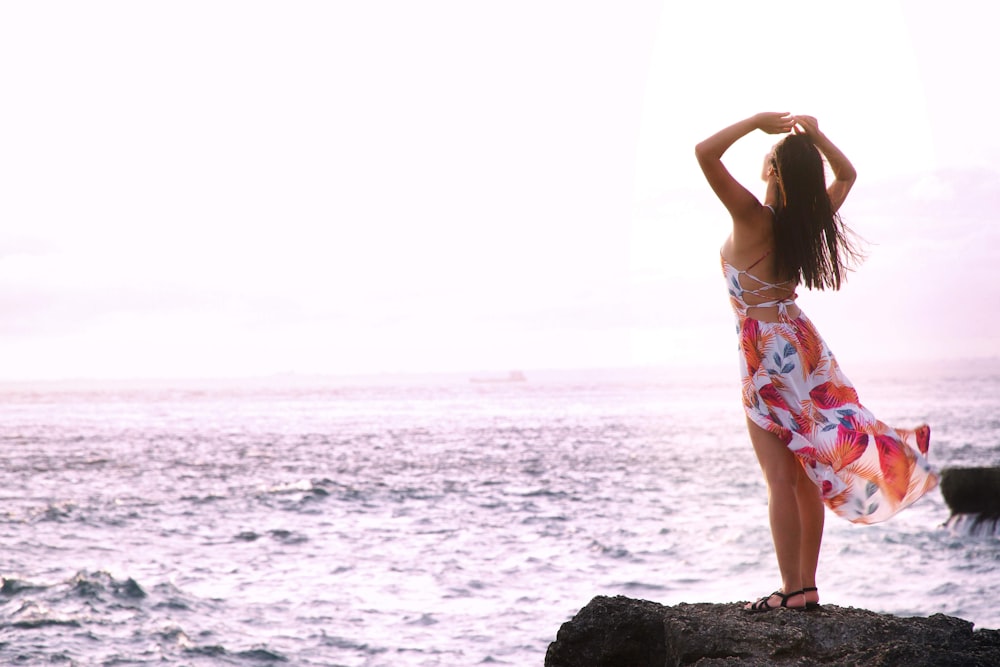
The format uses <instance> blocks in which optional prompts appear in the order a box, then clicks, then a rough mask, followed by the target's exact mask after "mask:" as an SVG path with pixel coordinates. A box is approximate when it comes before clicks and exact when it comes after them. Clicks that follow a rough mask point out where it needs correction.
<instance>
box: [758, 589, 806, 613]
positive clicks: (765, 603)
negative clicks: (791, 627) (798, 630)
mask: <svg viewBox="0 0 1000 667" xmlns="http://www.w3.org/2000/svg"><path fill="white" fill-rule="evenodd" d="M778 607H787V608H788V609H805V608H806V596H805V593H804V592H803V591H792V592H791V593H782V592H781V591H774V592H773V593H771V594H770V595H765V596H764V597H762V598H760V599H758V600H757V601H756V602H751V603H749V604H747V605H746V606H745V607H743V608H744V609H745V610H747V611H771V610H772V609H777V608H778Z"/></svg>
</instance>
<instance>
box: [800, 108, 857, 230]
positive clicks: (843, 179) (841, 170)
mask: <svg viewBox="0 0 1000 667" xmlns="http://www.w3.org/2000/svg"><path fill="white" fill-rule="evenodd" d="M795 123H796V124H797V125H798V127H796V128H795V131H796V132H797V133H799V134H805V135H806V136H808V137H809V138H810V139H812V141H813V143H814V144H816V148H818V149H819V151H820V153H822V154H823V157H825V158H826V161H827V162H828V163H829V164H830V169H831V170H832V171H833V178H834V180H833V183H831V184H830V186H829V187H828V188H827V189H826V192H827V194H828V195H829V196H830V206H831V207H832V208H833V210H834V212H836V211H837V210H839V209H840V207H841V205H842V204H843V203H844V200H845V199H847V193H849V192H850V191H851V187H853V185H854V181H855V180H856V179H857V178H858V172H857V171H856V170H855V169H854V165H852V164H851V161H850V160H848V159H847V156H846V155H844V153H843V151H841V150H840V149H839V148H837V147H836V146H834V145H833V142H832V141H830V139H829V138H828V137H827V136H826V135H825V134H823V133H822V132H820V129H819V123H818V122H817V121H816V119H815V118H813V117H812V116H795ZM799 128H802V129H801V130H800V129H799Z"/></svg>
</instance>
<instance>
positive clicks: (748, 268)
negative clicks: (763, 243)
mask: <svg viewBox="0 0 1000 667" xmlns="http://www.w3.org/2000/svg"><path fill="white" fill-rule="evenodd" d="M770 254H771V251H770V250H768V251H767V252H765V253H764V254H763V255H761V256H760V258H759V259H758V260H757V261H756V262H754V263H753V264H751V265H750V266H748V267H747V268H745V269H743V271H741V273H746V272H747V271H749V270H750V269H752V268H753V267H755V266H757V265H758V264H760V263H761V262H762V261H763V260H764V258H765V257H767V256H768V255H770Z"/></svg>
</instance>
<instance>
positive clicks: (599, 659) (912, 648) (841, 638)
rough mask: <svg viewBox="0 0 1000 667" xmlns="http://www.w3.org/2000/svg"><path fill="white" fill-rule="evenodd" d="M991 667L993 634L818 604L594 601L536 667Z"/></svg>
mask: <svg viewBox="0 0 1000 667" xmlns="http://www.w3.org/2000/svg"><path fill="white" fill-rule="evenodd" d="M677 665H696V666H697V667H717V666H718V667H721V666H722V665H727V666H732V667H735V666H739V667H750V666H751V665H753V666H756V665H760V666H764V665H767V666H781V665H795V666H796V667H804V666H806V665H823V666H824V667H857V666H859V665H872V666H879V667H897V666H905V667H930V666H932V665H933V666H934V667H948V666H952V665H954V666H955V667H959V666H961V667H975V666H982V667H987V666H989V667H995V666H996V665H1000V630H975V631H973V626H972V623H969V622H968V621H964V620H962V619H960V618H954V617H951V616H945V615H943V614H934V615H933V616H930V617H928V618H923V617H914V618H902V617H898V616H891V615H888V614H877V613H875V612H871V611H866V610H864V609H854V608H851V607H838V606H834V605H823V606H822V607H820V608H819V609H817V610H814V611H797V610H791V609H779V610H776V611H769V612H763V613H756V614H751V613H747V612H745V611H743V610H742V608H741V606H740V605H737V604H735V603H734V604H710V603H698V604H679V605H676V606H672V607H665V606H663V605H660V604H657V603H655V602H648V601H646V600H633V599H631V598H627V597H623V596H618V597H613V598H612V597H596V598H594V599H593V600H592V601H591V602H590V603H589V604H588V605H587V606H586V607H584V608H583V609H581V610H580V611H579V612H578V613H577V614H576V616H574V617H573V618H572V619H571V620H569V621H567V622H566V623H564V624H563V626H562V627H561V628H560V629H559V633H558V635H557V636H556V640H555V641H554V642H552V643H551V644H550V645H549V649H548V652H547V653H546V655H545V667H664V666H668V667H674V666H677Z"/></svg>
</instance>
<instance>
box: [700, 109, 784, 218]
mask: <svg viewBox="0 0 1000 667" xmlns="http://www.w3.org/2000/svg"><path fill="white" fill-rule="evenodd" d="M794 125H795V118H794V117H793V116H792V115H791V114H788V113H776V112H764V113H759V114H755V115H753V116H751V117H750V118H745V119H743V120H741V121H739V122H737V123H733V124H732V125H730V126H729V127H727V128H725V129H723V130H720V131H718V132H716V133H715V134H713V135H712V136H710V137H709V138H708V139H705V140H704V141H702V142H701V143H699V144H698V145H697V146H695V149H694V153H695V155H696V156H697V157H698V164H699V165H700V166H701V171H702V173H704V174H705V178H706V179H707V180H708V184H709V185H710V186H712V190H714V191H715V195H716V196H717V197H718V198H719V199H720V200H721V201H722V203H723V205H724V206H725V207H726V209H727V210H728V211H729V214H730V215H731V216H733V220H734V221H739V220H745V219H748V218H750V217H751V216H753V215H754V214H755V213H757V212H758V211H759V209H760V206H761V204H760V202H759V201H758V200H757V198H756V197H755V196H753V195H752V194H751V193H750V191H749V190H747V189H746V188H745V187H743V186H742V185H740V183H739V181H737V180H736V179H735V178H733V177H732V175H731V174H730V173H729V170H728V169H726V167H725V165H723V164H722V155H723V154H724V153H725V152H726V151H727V150H728V149H729V147H730V146H732V145H733V144H734V143H736V140H737V139H739V138H740V137H743V136H745V135H747V134H750V133H751V132H753V131H754V130H763V131H764V132H767V133H768V134H783V133H786V132H791V130H792V127H793V126H794Z"/></svg>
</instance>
